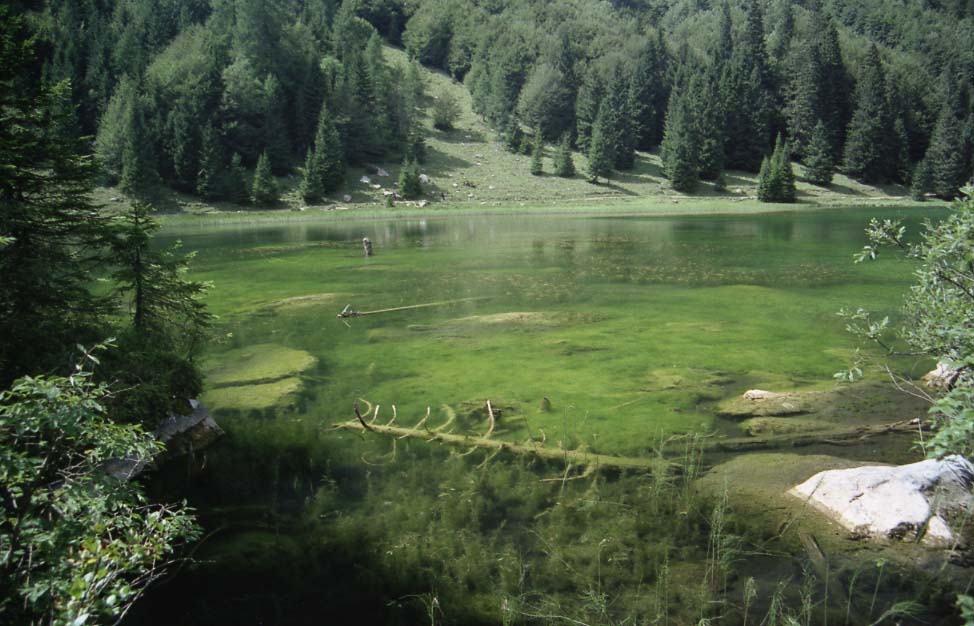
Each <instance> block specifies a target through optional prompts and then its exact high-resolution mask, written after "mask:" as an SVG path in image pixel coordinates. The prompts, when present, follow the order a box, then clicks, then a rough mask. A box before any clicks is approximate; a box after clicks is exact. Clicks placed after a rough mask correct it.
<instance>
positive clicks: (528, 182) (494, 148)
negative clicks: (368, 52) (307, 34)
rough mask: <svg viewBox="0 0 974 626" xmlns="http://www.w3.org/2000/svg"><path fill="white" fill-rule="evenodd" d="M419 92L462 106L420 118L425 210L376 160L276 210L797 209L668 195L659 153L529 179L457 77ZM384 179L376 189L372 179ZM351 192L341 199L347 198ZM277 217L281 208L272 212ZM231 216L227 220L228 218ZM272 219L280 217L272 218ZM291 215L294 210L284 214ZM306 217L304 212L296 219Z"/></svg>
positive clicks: (738, 198) (748, 195) (182, 204)
mask: <svg viewBox="0 0 974 626" xmlns="http://www.w3.org/2000/svg"><path fill="white" fill-rule="evenodd" d="M385 54H386V58H387V60H388V61H389V62H390V63H393V64H399V65H403V64H405V63H406V62H407V61H406V55H405V53H404V52H403V51H402V50H399V49H396V48H391V47H387V48H386V49H385ZM423 76H424V78H425V81H426V91H427V94H428V95H429V98H430V100H432V99H433V98H435V97H437V96H438V95H439V94H441V93H444V92H449V93H450V94H452V95H453V97H454V98H455V99H456V100H457V102H459V103H460V106H461V109H462V114H461V117H460V119H459V121H458V123H457V127H456V128H455V129H454V130H452V131H449V132H444V131H440V130H435V129H433V128H432V123H431V121H430V119H429V116H428V115H427V118H426V119H425V125H426V126H427V128H428V139H427V145H428V148H429V150H428V153H429V157H428V160H427V163H426V164H424V165H423V166H422V168H421V169H422V171H423V173H425V174H427V175H428V176H429V177H430V179H431V184H429V185H427V186H426V188H427V192H428V198H427V200H428V201H429V202H430V206H428V207H425V208H423V209H422V210H419V207H418V206H417V203H416V202H398V203H397V204H396V207H395V208H394V209H391V210H390V209H387V208H386V207H385V206H384V198H383V191H384V190H388V189H391V188H392V187H393V185H394V184H395V181H396V180H397V178H398V174H399V164H398V163H385V164H381V166H382V167H383V168H385V169H386V170H387V171H388V173H389V176H388V177H378V176H375V175H372V176H371V181H370V183H371V184H367V183H363V182H361V181H360V178H361V177H362V176H363V175H364V174H365V172H364V170H363V169H362V168H352V169H351V170H350V171H349V175H348V179H347V182H346V185H345V188H344V189H343V190H342V191H341V192H340V193H338V194H334V195H333V196H332V197H331V198H329V199H328V200H327V201H326V202H324V203H322V204H321V205H316V206H311V207H307V206H305V203H304V202H303V201H302V200H301V198H300V197H299V196H298V194H297V187H298V183H299V176H298V175H297V174H295V175H292V176H290V177H287V178H281V179H279V183H280V185H281V187H282V189H284V190H285V191H284V199H283V202H282V205H281V207H278V208H285V209H290V210H298V209H300V210H307V211H308V212H307V213H306V215H307V216H308V217H312V216H318V215H320V211H336V210H338V211H342V210H349V209H354V211H352V212H351V213H352V215H354V216H356V217H368V216H373V215H388V214H390V213H394V214H400V215H402V214H415V213H417V212H420V213H423V214H428V213H430V212H431V211H432V210H436V209H451V210H467V211H477V212H493V211H497V210H505V211H506V210H510V209H515V210H516V209H521V208H523V209H542V210H545V211H571V212H578V211H596V210H597V211H603V210H612V211H613V212H653V213H687V212H698V211H699V212H732V213H749V212H758V211H769V210H788V209H789V208H798V207H795V206H794V205H769V204H764V203H759V202H757V200H756V199H755V194H756V186H757V175H755V174H751V173H748V172H739V171H730V172H727V173H726V175H725V178H726V180H727V191H725V192H718V191H715V190H714V188H713V185H712V184H711V183H706V182H701V183H700V185H699V187H698V188H697V190H696V191H695V192H694V194H692V195H687V194H682V193H679V192H676V191H674V190H673V189H672V188H671V187H670V185H669V183H668V181H667V180H666V179H665V178H664V177H663V174H662V170H661V163H660V157H659V155H658V154H656V153H644V152H640V153H637V157H636V167H635V169H633V170H632V171H629V172H618V173H616V174H615V175H614V176H613V178H612V180H611V181H610V182H609V183H608V184H604V183H603V184H599V185H593V184H590V183H588V182H587V181H586V180H585V177H584V174H583V173H584V172H585V170H586V166H587V162H586V158H585V157H584V156H583V155H582V154H581V153H575V154H574V161H575V167H576V169H577V170H578V172H580V174H579V175H577V176H576V177H575V178H572V179H563V178H558V177H556V176H554V175H551V174H545V175H543V176H532V175H531V174H530V173H529V162H530V157H529V156H526V155H516V154H511V153H509V152H507V151H506V150H505V149H504V148H503V146H502V145H501V144H500V143H499V141H498V137H497V135H496V134H495V133H494V132H493V131H492V130H490V129H489V128H488V127H487V126H486V124H485V123H484V121H483V120H482V119H481V118H480V117H479V116H478V115H476V114H475V113H474V112H473V111H472V109H471V99H470V94H469V93H468V92H467V90H466V88H464V86H463V85H461V84H460V83H457V82H456V81H454V80H452V79H451V78H450V77H449V76H447V75H446V74H444V73H442V72H434V71H431V70H428V69H424V70H423ZM553 151H554V147H553V146H549V147H548V150H547V153H548V154H547V155H546V158H545V160H544V167H545V170H546V171H550V170H551V169H552V162H551V155H552V153H553ZM795 170H796V175H797V177H798V185H797V187H798V199H799V207H800V206H802V205H805V206H807V205H809V204H814V205H816V206H823V207H829V206H840V205H841V206H850V205H861V204H870V205H888V204H903V203H909V202H910V199H909V195H908V192H907V190H906V189H904V188H903V187H902V186H900V185H888V186H870V185H863V184H861V183H858V182H856V181H854V180H852V179H849V178H847V177H845V176H843V175H841V174H836V176H835V178H834V179H833V183H832V185H831V186H830V187H828V188H823V187H818V186H815V185H811V184H809V183H806V182H804V181H803V180H802V175H803V168H802V166H801V165H798V164H796V165H795ZM374 184H381V185H382V189H374V188H373V187H372V185H374ZM96 196H97V199H98V200H101V201H103V202H105V203H108V204H114V203H117V202H124V200H120V199H119V196H120V194H119V193H118V192H117V191H116V190H114V189H100V190H99V191H98V192H97V194H96ZM345 197H349V198H350V200H348V201H346V200H345V199H344V198H345ZM157 206H159V208H160V209H162V210H163V211H165V212H168V213H189V214H200V213H212V212H221V213H226V212H231V213H235V214H237V213H240V212H241V207H239V206H237V205H233V204H229V203H219V204H215V205H210V204H206V203H203V202H201V201H200V200H199V199H198V198H194V197H192V196H183V195H179V194H176V193H175V192H166V193H165V194H164V196H163V197H161V198H160V199H159V200H158V202H157ZM246 212H247V218H248V219H251V218H258V219H259V218H265V217H273V216H269V215H264V214H263V213H264V212H263V211H255V210H254V209H247V210H246ZM274 213H277V214H279V213H280V211H274ZM226 217H229V216H226ZM278 217H282V216H280V215H278ZM292 217H296V216H295V215H294V214H291V215H290V216H288V219H291V218H292ZM302 217H303V216H302Z"/></svg>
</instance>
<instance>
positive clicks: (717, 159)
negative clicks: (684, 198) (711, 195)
mask: <svg viewBox="0 0 974 626" xmlns="http://www.w3.org/2000/svg"><path fill="white" fill-rule="evenodd" d="M688 97H689V98H690V101H691V111H692V112H693V117H694V122H693V123H694V126H695V127H696V128H695V136H696V142H697V165H698V167H699V168H700V178H702V179H704V180H717V178H719V177H720V175H721V174H722V173H723V171H724V144H725V141H724V109H723V107H722V106H721V103H720V93H719V90H718V84H717V78H716V77H715V76H712V75H705V76H699V75H696V76H694V77H693V78H692V79H691V81H690V93H689V95H688Z"/></svg>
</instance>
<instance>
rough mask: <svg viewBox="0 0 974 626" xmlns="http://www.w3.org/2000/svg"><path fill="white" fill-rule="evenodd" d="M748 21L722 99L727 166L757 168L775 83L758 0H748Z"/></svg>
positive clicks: (726, 74) (767, 130)
mask: <svg viewBox="0 0 974 626" xmlns="http://www.w3.org/2000/svg"><path fill="white" fill-rule="evenodd" d="M746 9H747V10H746V16H747V23H746V28H745V34H744V38H743V40H742V41H741V42H740V45H739V46H737V47H735V49H734V53H733V55H732V57H731V59H730V61H729V62H728V63H727V64H726V66H725V67H724V68H723V72H722V74H721V79H720V94H721V97H720V100H721V103H722V104H723V105H724V110H725V111H726V112H727V117H726V121H725V129H726V135H725V139H726V142H725V155H726V158H727V166H728V167H733V168H739V169H744V170H748V171H752V172H753V171H755V170H756V169H757V168H758V166H759V164H760V163H761V157H762V155H763V154H764V153H765V151H766V150H767V147H768V142H769V139H770V129H771V121H772V117H773V102H774V92H775V85H774V80H773V76H772V73H771V70H770V68H769V66H768V59H767V52H766V51H765V45H764V26H763V23H764V17H763V13H762V11H761V5H760V3H759V1H758V0H748V2H747V6H746Z"/></svg>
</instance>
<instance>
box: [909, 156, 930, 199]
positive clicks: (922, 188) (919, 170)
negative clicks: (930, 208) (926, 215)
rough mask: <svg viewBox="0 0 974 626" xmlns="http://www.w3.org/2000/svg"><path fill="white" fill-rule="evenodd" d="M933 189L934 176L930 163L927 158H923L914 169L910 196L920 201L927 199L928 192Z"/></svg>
mask: <svg viewBox="0 0 974 626" xmlns="http://www.w3.org/2000/svg"><path fill="white" fill-rule="evenodd" d="M932 189H933V176H932V174H931V172H930V164H929V163H927V160H926V159H921V160H920V162H919V163H917V164H916V167H915V168H914V169H913V180H912V182H911V184H910V197H911V198H913V199H914V200H916V201H918V202H923V201H924V200H926V199H927V193H929V192H930V191H931V190H932Z"/></svg>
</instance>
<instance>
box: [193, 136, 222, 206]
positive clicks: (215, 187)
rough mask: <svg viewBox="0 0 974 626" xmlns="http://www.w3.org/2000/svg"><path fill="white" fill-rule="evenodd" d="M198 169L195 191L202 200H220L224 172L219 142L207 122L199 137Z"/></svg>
mask: <svg viewBox="0 0 974 626" xmlns="http://www.w3.org/2000/svg"><path fill="white" fill-rule="evenodd" d="M199 164H200V169H199V172H197V174H196V193H198V194H199V196H200V197H201V198H203V199H204V200H220V199H222V198H223V197H224V186H223V184H224V182H225V178H226V172H225V169H224V166H223V155H222V154H221V151H220V142H219V138H218V137H217V134H216V131H215V130H214V129H213V126H212V125H210V124H207V125H206V127H205V128H204V129H203V133H202V137H201V139H200V156H199Z"/></svg>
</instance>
